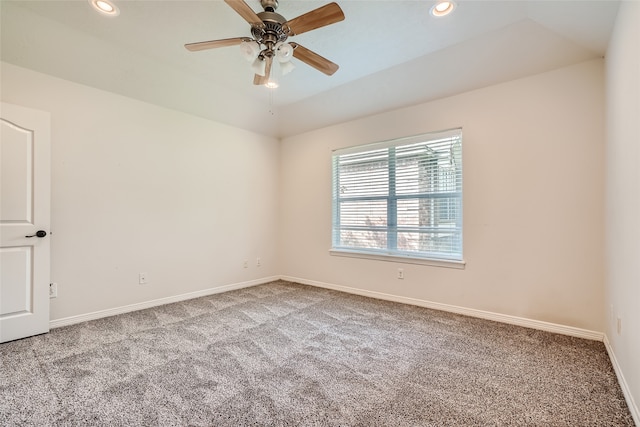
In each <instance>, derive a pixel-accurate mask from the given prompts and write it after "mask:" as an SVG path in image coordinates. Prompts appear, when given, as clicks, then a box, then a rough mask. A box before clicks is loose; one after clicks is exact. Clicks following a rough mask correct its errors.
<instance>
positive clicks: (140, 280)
mask: <svg viewBox="0 0 640 427" xmlns="http://www.w3.org/2000/svg"><path fill="white" fill-rule="evenodd" d="M138 283H139V284H141V285H146V284H147V273H139V274H138Z"/></svg>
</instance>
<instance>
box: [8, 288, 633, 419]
mask: <svg viewBox="0 0 640 427" xmlns="http://www.w3.org/2000/svg"><path fill="white" fill-rule="evenodd" d="M0 361H1V363H2V365H1V371H0V380H1V381H0V425H2V426H31V425H32V426H48V425H55V426H93V425H96V426H98V425H99V426H174V425H175V426H246V425H260V426H263V425H264V426H294V425H303V426H521V425H522V426H524V425H526V426H632V425H633V421H632V418H631V415H630V413H629V411H628V409H627V406H626V404H625V401H624V397H623V395H622V392H621V390H620V387H619V385H618V383H617V381H616V377H615V374H614V372H613V369H612V367H611V364H610V361H609V358H608V356H607V354H606V351H605V349H604V346H603V344H602V343H599V342H594V341H588V340H583V339H577V338H571V337H567V336H562V335H556V334H551V333H547V332H541V331H536V330H532V329H526V328H521V327H516V326H510V325H505V324H500V323H495V322H490V321H486V320H480V319H474V318H469V317H465V316H459V315H454V314H450V313H444V312H439V311H434V310H429V309H424V308H419V307H413V306H408V305H402V304H396V303H391V302H384V301H378V300H374V299H369V298H364V297H359V296H353V295H348V294H344V293H340V292H335V291H330V290H325V289H319V288H313V287H308V286H303V285H298V284H292V283H287V282H282V281H279V282H274V283H270V284H266V285H261V286H256V287H252V288H247V289H243V290H238V291H233V292H228V293H224V294H218V295H212V296H208V297H203V298H198V299H194V300H190V301H185V302H180V303H175V304H170V305H165V306H162V307H157V308H153V309H148V310H143V311H138V312H134V313H128V314H123V315H119V316H114V317H110V318H105V319H100V320H95V321H91V322H86V323H82V324H78V325H72V326H68V327H64V328H58V329H54V330H52V331H51V333H49V334H46V335H40V336H37V337H32V338H28V339H24V340H19V341H14V342H11V343H6V344H2V345H0Z"/></svg>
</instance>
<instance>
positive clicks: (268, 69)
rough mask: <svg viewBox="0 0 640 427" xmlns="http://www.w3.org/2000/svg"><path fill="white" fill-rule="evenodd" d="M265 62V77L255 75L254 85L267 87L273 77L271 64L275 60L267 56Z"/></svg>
mask: <svg viewBox="0 0 640 427" xmlns="http://www.w3.org/2000/svg"><path fill="white" fill-rule="evenodd" d="M265 61H267V62H266V64H265V67H264V76H261V75H260V74H256V75H254V76H253V84H254V85H266V84H267V83H268V82H269V77H270V76H271V64H272V62H273V58H272V57H270V56H267V58H266V59H265Z"/></svg>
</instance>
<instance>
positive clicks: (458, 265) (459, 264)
mask: <svg viewBox="0 0 640 427" xmlns="http://www.w3.org/2000/svg"><path fill="white" fill-rule="evenodd" d="M329 254H330V255H332V256H342V257H349V258H362V259H372V260H376V261H387V262H399V263H403V264H418V265H429V266H431V267H444V268H455V269H458V270H464V268H465V265H466V262H465V261H454V260H444V259H435V258H417V257H410V256H402V255H385V254H372V253H369V252H360V251H352V250H346V249H330V250H329Z"/></svg>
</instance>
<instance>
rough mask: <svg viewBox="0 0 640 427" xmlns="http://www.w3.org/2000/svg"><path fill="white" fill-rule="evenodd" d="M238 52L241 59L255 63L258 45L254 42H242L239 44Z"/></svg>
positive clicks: (258, 49) (258, 50)
mask: <svg viewBox="0 0 640 427" xmlns="http://www.w3.org/2000/svg"><path fill="white" fill-rule="evenodd" d="M240 52H241V53H242V57H243V58H244V59H246V60H247V61H249V62H251V61H255V59H256V58H257V57H258V55H259V54H260V45H259V44H258V42H255V41H250V42H242V43H240Z"/></svg>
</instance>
